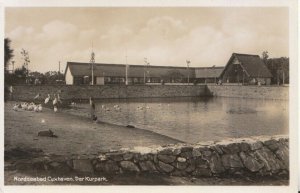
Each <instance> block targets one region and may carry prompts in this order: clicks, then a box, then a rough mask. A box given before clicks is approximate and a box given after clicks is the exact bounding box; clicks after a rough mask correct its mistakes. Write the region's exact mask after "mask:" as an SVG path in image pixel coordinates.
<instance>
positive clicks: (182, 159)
mask: <svg viewBox="0 0 300 193" xmlns="http://www.w3.org/2000/svg"><path fill="white" fill-rule="evenodd" d="M177 161H178V162H186V159H185V158H184V157H178V158H177Z"/></svg>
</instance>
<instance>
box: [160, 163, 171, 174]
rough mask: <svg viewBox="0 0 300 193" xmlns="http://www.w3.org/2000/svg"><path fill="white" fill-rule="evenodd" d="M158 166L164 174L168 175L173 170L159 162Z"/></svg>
mask: <svg viewBox="0 0 300 193" xmlns="http://www.w3.org/2000/svg"><path fill="white" fill-rule="evenodd" d="M158 166H159V168H160V169H161V170H162V171H163V172H166V173H170V172H171V171H173V169H174V167H173V166H171V165H170V164H166V163H164V162H161V161H158Z"/></svg>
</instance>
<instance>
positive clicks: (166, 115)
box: [83, 97, 289, 143]
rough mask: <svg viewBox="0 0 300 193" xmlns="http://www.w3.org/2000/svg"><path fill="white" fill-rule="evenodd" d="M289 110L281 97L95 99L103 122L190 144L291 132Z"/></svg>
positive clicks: (97, 112) (85, 106)
mask: <svg viewBox="0 0 300 193" xmlns="http://www.w3.org/2000/svg"><path fill="white" fill-rule="evenodd" d="M103 105H104V106H103ZM115 105H118V107H117V106H115ZM83 106H84V109H86V110H87V109H88V108H89V106H88V104H85V105H83ZM114 106H115V107H114ZM288 113H289V109H288V101H280V100H258V99H239V98H221V97H217V98H172V99H170V98H168V99H166V98H160V99H157V98H156V99H138V100H137V99H135V100H133V99H120V100H115V99H114V100H101V101H98V102H96V114H97V116H98V118H99V119H100V120H101V121H104V122H110V123H114V124H119V125H133V126H135V127H137V128H141V129H147V130H151V131H154V132H156V133H159V134H163V135H166V136H169V137H172V138H176V139H179V140H181V141H184V142H189V143H196V142H199V141H209V140H222V139H224V138H232V137H233V138H236V137H249V136H258V135H277V134H288V120H289V119H288Z"/></svg>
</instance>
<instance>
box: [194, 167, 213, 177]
mask: <svg viewBox="0 0 300 193" xmlns="http://www.w3.org/2000/svg"><path fill="white" fill-rule="evenodd" d="M192 175H193V176H197V177H210V176H212V173H211V171H210V169H208V168H196V170H195V171H193V172H192Z"/></svg>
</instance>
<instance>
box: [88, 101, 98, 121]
mask: <svg viewBox="0 0 300 193" xmlns="http://www.w3.org/2000/svg"><path fill="white" fill-rule="evenodd" d="M90 108H91V119H92V120H93V121H97V116H96V115H95V109H96V106H95V103H94V99H93V98H92V97H90Z"/></svg>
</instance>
